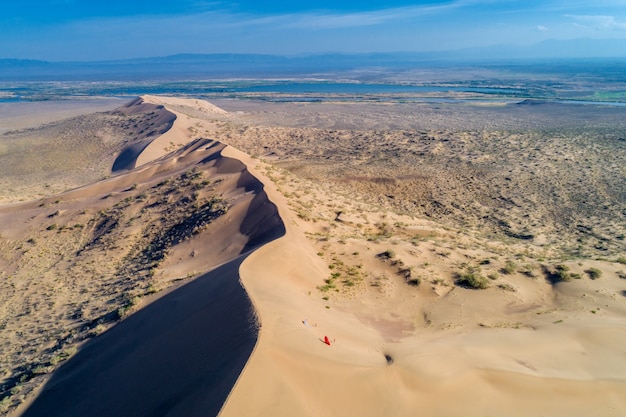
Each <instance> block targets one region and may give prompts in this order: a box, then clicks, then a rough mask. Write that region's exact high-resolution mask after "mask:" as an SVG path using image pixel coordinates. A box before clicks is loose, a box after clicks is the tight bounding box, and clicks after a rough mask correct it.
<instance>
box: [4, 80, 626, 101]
mask: <svg viewBox="0 0 626 417" xmlns="http://www.w3.org/2000/svg"><path fill="white" fill-rule="evenodd" d="M144 94H152V95H167V96H176V97H194V98H201V99H205V100H209V101H210V100H212V99H240V100H265V101H271V102H343V101H373V102H376V101H385V102H403V101H411V102H424V103H468V104H471V103H473V102H477V101H487V102H501V103H511V102H517V101H522V100H525V99H529V98H530V99H538V100H545V101H549V102H556V103H574V104H581V105H602V106H621V107H623V106H626V103H625V102H619V101H611V102H608V101H590V100H585V99H583V98H581V99H579V100H577V99H576V98H563V99H559V98H555V97H547V96H546V97H543V96H541V94H540V93H539V94H537V93H531V92H530V91H529V90H527V89H525V88H522V87H519V88H513V87H511V88H508V87H474V86H455V85H446V84H429V85H421V84H420V85H417V84H404V83H366V82H349V81H293V80H278V81H277V80H229V81H176V82H173V81H163V82H154V81H150V82H130V81H129V82H108V81H107V82H101V81H97V82H75V81H72V82H69V81H68V82H16V83H9V82H4V83H0V103H3V102H4V103H15V102H41V101H57V100H80V99H87V98H97V97H101V98H122V99H125V100H131V99H133V98H135V97H137V96H140V95H144Z"/></svg>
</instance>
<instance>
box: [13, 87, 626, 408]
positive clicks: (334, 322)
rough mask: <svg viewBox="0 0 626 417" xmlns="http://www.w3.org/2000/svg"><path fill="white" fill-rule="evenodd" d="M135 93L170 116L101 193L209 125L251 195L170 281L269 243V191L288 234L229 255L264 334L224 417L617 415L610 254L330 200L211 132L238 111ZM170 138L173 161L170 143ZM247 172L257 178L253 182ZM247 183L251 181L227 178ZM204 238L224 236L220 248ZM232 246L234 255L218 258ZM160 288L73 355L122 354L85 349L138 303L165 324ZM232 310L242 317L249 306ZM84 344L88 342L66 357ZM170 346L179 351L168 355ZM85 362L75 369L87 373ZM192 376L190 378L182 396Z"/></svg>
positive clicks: (619, 391)
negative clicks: (567, 251)
mask: <svg viewBox="0 0 626 417" xmlns="http://www.w3.org/2000/svg"><path fill="white" fill-rule="evenodd" d="M144 100H145V101H146V102H148V103H152V104H155V105H163V106H165V109H167V110H168V111H171V112H173V113H175V114H176V116H177V118H176V122H175V123H174V126H173V128H172V129H170V130H169V131H168V132H167V133H165V134H164V135H163V136H160V137H159V138H157V139H155V140H153V141H152V142H151V143H150V144H149V145H148V146H147V147H146V148H145V151H144V152H142V153H141V154H140V155H139V156H138V158H137V161H136V166H137V168H135V170H132V171H129V174H126V175H131V176H132V177H129V178H126V179H123V177H119V179H116V178H118V177H113V178H112V179H110V180H105V181H104V182H103V183H102V184H101V185H99V187H101V189H99V190H100V191H99V192H100V193H101V194H105V193H107V192H110V189H106V187H107V186H106V184H111V183H112V181H113V180H115V181H117V182H119V184H118V185H116V186H115V187H113V188H111V189H114V190H115V189H116V190H123V188H122V184H124V185H125V186H126V187H131V186H132V184H133V182H136V183H138V184H140V185H139V188H142V187H144V185H143V184H144V181H145V182H146V184H152V183H155V182H157V181H160V180H161V179H162V178H166V177H167V175H169V174H166V173H161V174H157V173H158V170H156V169H153V168H154V167H155V166H157V165H158V164H163V166H165V165H167V164H171V163H173V161H182V162H184V161H185V158H186V157H185V156H184V155H185V152H187V155H193V154H194V152H195V151H194V150H193V149H201V147H196V148H193V147H192V148H190V149H189V150H187V151H185V146H186V145H185V144H188V143H189V141H193V140H196V139H198V138H201V137H206V136H209V137H211V135H213V134H215V135H216V136H213V138H214V139H218V140H219V141H221V142H222V143H224V144H225V145H226V146H224V145H215V144H213V145H210V144H211V143H213V142H206V144H205V145H203V146H218V147H219V149H220V155H222V156H224V157H225V158H221V157H217V156H212V157H209V158H212V159H211V160H210V161H209V162H210V163H211V164H213V165H211V166H212V167H214V168H212V169H214V170H215V171H217V172H221V175H224V176H228V175H229V173H230V172H238V173H239V174H237V178H238V179H235V180H234V184H233V182H231V183H230V185H228V186H226V185H223V186H220V187H219V188H218V190H219V191H220V192H222V194H223V195H224V196H228V195H230V194H232V195H234V196H235V197H233V198H234V199H235V200H237V199H244V198H247V200H246V203H245V204H242V205H240V206H234V208H233V209H230V210H229V212H228V214H229V216H230V217H229V218H223V219H224V221H223V222H216V224H215V226H214V227H215V228H213V229H210V230H207V233H206V234H201V235H200V236H199V237H197V238H196V237H194V238H192V239H190V240H189V241H185V242H180V244H179V245H177V246H176V247H174V248H173V249H172V251H173V252H172V254H171V255H168V257H167V258H166V259H165V260H164V261H163V263H162V264H160V265H159V269H160V270H162V274H163V279H164V281H165V282H167V277H180V276H181V275H184V274H185V273H187V272H189V271H191V270H192V269H196V270H197V268H199V267H203V268H209V269H210V268H212V267H214V266H216V265H217V264H219V262H220V261H218V260H217V259H220V260H221V262H225V261H227V260H228V259H232V258H233V257H235V255H236V254H239V253H241V251H247V250H249V249H252V248H253V247H257V246H259V244H260V243H261V242H264V241H268V240H271V239H273V238H276V237H278V236H279V235H280V233H276V232H272V230H276V229H275V227H269V228H267V229H263V228H262V227H261V226H262V225H263V224H265V222H267V220H268V219H276V217H275V213H274V214H271V212H270V214H269V215H268V216H261V218H260V219H257V220H248V221H246V220H245V219H250V218H251V214H253V213H256V212H258V211H263V210H260V208H267V204H268V201H269V202H271V204H272V207H273V205H275V207H276V208H277V210H278V215H279V216H280V218H281V219H282V222H283V223H284V227H285V229H284V231H285V234H284V236H283V237H280V238H278V239H276V240H273V241H271V242H270V243H267V244H265V245H263V246H262V247H260V248H259V249H257V250H256V251H255V252H253V253H252V254H250V255H249V256H248V257H247V258H246V259H245V260H243V262H242V264H241V266H240V269H239V273H240V276H241V282H242V284H243V286H244V288H245V291H246V292H247V294H248V296H249V297H250V299H251V301H252V304H253V306H254V308H255V311H256V314H257V315H258V320H259V323H260V331H259V335H258V341H257V343H256V346H255V347H254V350H253V352H252V355H251V356H250V359H249V361H248V362H247V364H246V365H245V367H244V368H243V371H242V372H241V374H240V376H239V378H238V380H237V382H236V383H235V385H234V388H233V389H232V391H231V392H230V394H229V395H228V398H227V400H226V402H225V403H224V404H223V408H222V409H221V411H220V414H219V415H220V416H242V415H246V416H255V415H258V416H266V415H274V416H294V415H298V416H321V415H324V416H346V415H359V416H381V415H385V416H406V415H428V416H458V415H464V416H486V415H506V416H528V415H542V416H589V415H599V416H622V415H624V414H626V362H624V355H625V354H626V353H625V351H624V346H626V307H624V297H625V296H626V280H625V279H624V275H623V272H622V270H623V268H624V267H623V264H622V263H620V262H618V261H617V260H618V259H616V257H614V255H611V256H612V257H611V258H610V259H604V260H603V259H600V260H598V259H592V258H574V259H567V258H565V259H564V258H559V257H557V256H556V255H550V253H549V252H546V251H545V250H544V249H543V248H542V247H541V243H540V242H528V241H522V242H520V241H515V240H499V239H493V238H489V237H485V236H481V235H479V234H476V233H475V232H472V231H471V230H469V231H468V230H461V229H455V228H453V227H451V226H450V225H442V224H439V223H437V222H436V221H434V220H433V219H425V218H420V217H417V216H410V215H407V214H402V213H397V212H394V211H393V210H391V209H390V208H388V207H387V206H368V205H367V204H364V203H363V200H362V199H360V198H358V197H359V196H360V192H361V190H360V189H358V188H354V189H353V190H352V193H341V192H338V190H337V189H336V188H334V187H333V186H332V185H330V184H329V182H328V181H325V180H324V177H323V175H320V174H318V175H319V176H317V177H316V178H317V180H316V181H312V180H311V179H310V178H303V177H302V176H298V175H297V170H294V171H293V172H289V171H287V170H283V169H281V168H277V167H276V165H275V164H273V160H272V157H271V152H272V149H271V148H269V149H267V150H266V155H265V156H264V157H263V158H259V157H257V158H252V157H250V156H249V155H246V154H244V153H243V152H241V151H239V150H237V149H235V148H234V147H232V146H227V145H228V144H229V142H228V137H227V136H226V135H225V134H223V133H220V132H223V131H224V130H223V128H222V127H220V126H224V124H225V123H226V124H230V125H231V126H235V128H236V127H237V123H242V122H241V120H245V118H246V117H248V116H246V115H245V114H243V115H240V116H237V115H236V114H235V113H228V114H226V113H224V112H223V111H219V110H216V109H215V108H214V107H213V106H211V105H208V104H199V103H198V101H197V100H187V101H185V100H182V99H175V100H170V99H168V98H164V97H158V98H151V97H144ZM170 103H171V104H170ZM360 109H362V108H360ZM272 129H273V128H271V127H270V128H268V129H267V130H263V131H257V132H262V133H263V132H265V133H264V135H262V136H258V137H256V138H255V139H249V140H255V141H257V142H255V143H254V144H253V145H254V146H261V147H262V146H270V147H271V146H272V145H273V144H275V143H276V142H275V139H276V137H280V134H281V133H280V132H281V131H280V129H279V128H276V129H275V130H272ZM234 131H236V129H231V130H230V133H229V135H231V137H233V135H235V133H233V132H234ZM268 132H269V133H268ZM242 137H243V136H242ZM239 139H241V137H240V138H239ZM192 143H193V142H192ZM177 149H178V151H177V152H178V154H176V153H175V154H173V155H171V154H169V153H168V152H172V151H176V150H177ZM168 155H171V156H168ZM187 158H190V159H189V160H190V163H191V160H194V159H193V157H191V156H189V157H187ZM167 161H170V162H167ZM189 166H192V165H189ZM243 167H245V170H244V169H243ZM185 169H188V166H185ZM181 170H183V169H182V168H181ZM183 171H184V170H183ZM159 175H161V177H159ZM248 175H251V176H252V177H251V178H255V179H257V180H258V181H260V182H259V183H254V184H253V183H251V182H250V181H251V179H250V178H248ZM153 176H156V177H153ZM211 178H212V181H215V179H214V177H211ZM242 178H244V179H243V180H241V179H242ZM240 180H241V181H242V182H244V183H247V184H252V185H242V184H239V185H240V186H237V183H238V182H239V181H240ZM113 182H114V181H113ZM225 182H227V181H225ZM220 184H221V183H220ZM259 184H262V187H261V186H260V185H259ZM77 192H78V191H77ZM117 192H119V191H117ZM114 193H115V191H114ZM253 195H256V196H257V197H253ZM258 196H260V197H258ZM266 197H267V199H269V200H265V198H266ZM255 199H256V203H254V201H255ZM119 200H121V197H120V198H119ZM35 206H36V205H35ZM237 207H239V208H237ZM32 209H34V207H33V208H32ZM48 211H49V210H48ZM43 217H44V215H43V213H42V214H41V215H40V217H39V218H43ZM253 217H254V216H253ZM218 223H219V224H218ZM244 224H245V225H246V226H245V227H243V225H244ZM233 225H234V226H233ZM274 226H275V225H274ZM259 227H261V228H260V229H259ZM244 231H248V235H249V234H250V233H251V231H254V233H252V234H253V235H257V236H260V237H259V240H258V242H257V241H255V240H254V239H249V240H247V239H239V238H238V237H237V236H242V235H246V233H243V232H244ZM9 232H10V233H11V238H12V239H13V240H18V239H19V238H20V237H19V236H18V235H19V232H18V231H17V230H13V231H8V232H7V231H4V230H3V231H2V233H3V235H5V236H6V235H8V234H9ZM211 233H212V234H211ZM233 236H235V237H234V238H233ZM215 238H217V239H218V240H219V241H220V242H222V243H219V244H215V243H214V242H213V239H215ZM21 239H26V236H24V237H21ZM234 242H237V245H238V246H237V248H238V249H236V250H230V251H227V252H228V254H224V248H229V247H231V245H233V244H235V243H234ZM250 242H252V243H250ZM618 243H619V242H618ZM616 247H619V246H616ZM194 249H195V250H197V251H198V252H201V253H202V254H203V256H206V257H207V258H211V259H207V260H206V261H207V262H206V263H203V266H200V265H198V264H197V263H196V262H197V259H198V256H193V257H191V256H189V255H188V254H189V253H190V252H191V251H192V250H194ZM520 254H523V256H519V255H520ZM618 255H619V253H618ZM542 256H547V257H546V258H542ZM550 256H554V257H550ZM620 259H621V258H620ZM487 261H488V262H487ZM507 262H509V263H507ZM513 263H514V264H515V266H514V267H513V266H512V267H511V268H507V266H508V265H510V264H511V265H512V264H513ZM559 265H562V266H563V271H565V268H564V267H567V268H568V271H567V273H566V274H565V275H567V276H568V277H569V278H570V279H569V280H564V281H559V282H557V281H558V280H556V279H555V278H554V277H556V276H557V274H556V273H557V270H558V269H557V267H558V266H559ZM592 268H595V269H596V270H597V271H600V275H601V276H600V277H596V279H591V278H590V277H591V274H588V273H587V272H585V271H590V270H591V269H592ZM471 271H473V272H474V273H476V274H480V275H483V276H487V275H490V276H491V277H492V278H489V279H487V280H486V282H487V284H488V288H487V289H484V290H478V289H472V288H466V287H464V286H461V285H457V284H456V283H455V281H456V280H457V279H458V276H459V275H461V274H463V273H466V272H471ZM503 271H504V272H503ZM572 273H573V274H578V276H572V275H571V274H572ZM334 274H338V275H334ZM577 278H578V279H577ZM412 280H413V281H412ZM196 282H198V281H197V280H196V281H193V282H192V284H195V283H196ZM411 282H413V284H412V283H411ZM192 284H187V285H192ZM197 285H200V284H197ZM182 288H188V287H187V286H185V287H182ZM169 294H170V295H173V294H176V292H171V293H169ZM168 297H169V295H166V296H164V297H162V298H161V299H160V300H159V301H157V302H155V303H153V304H150V305H149V306H148V307H146V308H144V309H143V310H139V312H138V313H135V315H133V316H130V318H128V319H126V320H124V321H122V324H121V325H118V326H116V327H113V329H112V330H109V331H107V332H106V333H105V334H104V335H102V336H100V337H98V338H96V339H95V340H94V343H93V344H91V345H89V344H87V345H85V347H84V349H85V350H84V352H89V351H93V350H94V349H95V351H96V354H98V355H99V354H102V355H111V354H110V353H106V352H113V353H112V355H113V356H109V357H111V358H112V359H113V360H115V361H117V360H118V359H117V358H118V357H117V354H116V353H115V352H118V351H116V350H115V349H114V348H111V349H113V350H108V349H109V347H108V346H107V347H106V348H105V347H98V348H94V347H93V346H97V343H98V342H99V339H100V338H102V340H106V338H105V337H110V338H111V339H113V338H114V336H113V335H114V333H113V332H115V331H117V332H120V333H121V332H122V331H123V329H124V327H123V326H128V327H127V328H132V326H131V325H130V324H128V325H126V323H127V322H130V320H134V317H137V316H139V314H142V316H141V317H146V319H147V315H149V316H151V317H154V319H155V320H159V319H158V315H156V314H155V315H152V314H149V311H150V309H151V308H153V309H157V308H158V306H157V305H158V304H157V303H165V302H166V300H167V299H168ZM241 314H242V316H248V315H249V311H248V310H246V309H245V308H244V307H243V306H242V307H241ZM131 323H132V322H131ZM157 327H158V326H157ZM151 328H152V327H151ZM116 329H120V330H116ZM154 331H155V332H156V330H154ZM109 332H110V334H111V336H107V335H108V334H109ZM325 337H328V338H329V340H330V345H327V344H325V343H324V338H325ZM88 343H89V342H88ZM107 345H108V344H107ZM81 355H83V350H80V351H79V352H78V354H76V356H75V357H74V358H76V360H78V358H79V357H80V356H81ZM84 355H87V353H85V354H84ZM171 355H172V358H176V352H171ZM218 356H219V355H218ZM211 357H213V355H211ZM120 360H121V359H120ZM73 361H74V359H70V361H68V362H67V366H68V369H69V366H70V365H71V364H72V362H73ZM89 366H91V365H88V364H87V363H85V365H84V367H82V368H81V367H79V368H77V369H83V370H81V371H79V372H87V371H86V370H88V369H90V368H89ZM231 371H232V369H231ZM52 375H53V376H52V379H51V380H50V384H53V381H55V375H56V373H55V374H52ZM58 375H59V378H61V375H62V370H59V373H58ZM230 375H232V373H231V374H230ZM78 379H79V380H80V378H78ZM140 379H141V378H140ZM54 383H56V382H54ZM180 384H183V382H181V383H180ZM180 384H177V388H180V386H181V385H180ZM51 386H52V385H51ZM201 386H202V383H201V382H198V383H197V384H194V389H193V390H191V392H197V391H196V388H199V387H201ZM45 389H46V388H44V391H42V392H43V393H45V392H46V391H45ZM159 389H163V390H164V389H165V388H163V387H162V386H160V388H159ZM104 392H111V391H104ZM119 395H120V396H121V395H122V394H119ZM41 398H42V400H41V401H44V396H43V395H42V397H41ZM70 398H71V396H70ZM36 401H37V400H36ZM36 401H35V403H34V404H36ZM45 401H48V400H45ZM127 401H130V400H127ZM216 401H217V400H216ZM42 404H44V403H43V402H42ZM180 404H181V407H187V405H185V404H187V403H185V402H184V401H181V403H180ZM152 405H153V404H152V403H151V404H150V406H152ZM212 406H213V407H214V408H212V410H217V409H218V408H217V407H216V405H215V403H213V404H212ZM220 407H221V404H220ZM157 408H158V407H157ZM181 410H182V408H181ZM207 410H208V409H207ZM211 413H213V411H212V412H211ZM25 415H28V414H25Z"/></svg>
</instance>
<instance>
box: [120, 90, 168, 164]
mask: <svg viewBox="0 0 626 417" xmlns="http://www.w3.org/2000/svg"><path fill="white" fill-rule="evenodd" d="M117 111H118V112H119V113H122V114H124V115H126V116H132V115H137V114H147V115H148V116H149V121H148V122H147V123H145V124H143V125H135V128H136V130H137V131H136V133H135V137H134V138H133V140H132V141H131V142H130V143H128V144H127V145H126V146H125V147H124V149H122V152H121V153H120V155H119V156H118V157H117V158H116V159H115V162H113V167H112V168H111V170H112V171H113V172H118V171H121V170H125V169H132V168H134V167H135V163H136V162H137V158H138V157H139V155H140V154H141V152H143V150H144V149H145V148H146V147H147V146H148V145H149V144H150V143H151V142H152V141H153V140H154V139H156V138H157V137H159V136H160V135H162V134H163V133H165V132H167V131H168V130H169V129H170V128H171V127H172V125H173V124H174V121H175V120H176V115H175V114H174V113H171V112H169V111H167V110H166V109H165V107H163V106H161V105H156V104H150V103H144V101H143V99H142V98H137V99H135V100H133V101H131V102H130V103H128V104H126V105H125V106H122V107H120V108H119V109H117Z"/></svg>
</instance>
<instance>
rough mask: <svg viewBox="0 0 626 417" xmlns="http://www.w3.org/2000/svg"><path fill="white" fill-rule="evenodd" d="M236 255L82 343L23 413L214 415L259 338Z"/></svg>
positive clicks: (31, 416) (100, 416) (65, 415)
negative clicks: (229, 260)
mask: <svg viewBox="0 0 626 417" xmlns="http://www.w3.org/2000/svg"><path fill="white" fill-rule="evenodd" d="M245 257H246V256H240V257H239V258H237V259H235V260H233V261H231V262H229V263H227V264H225V265H223V266H221V267H219V268H217V269H215V270H213V271H211V272H209V273H207V274H205V275H203V276H201V277H199V278H197V279H196V280H194V281H192V282H190V283H189V284H187V285H185V286H183V287H181V288H179V289H177V290H175V291H174V292H172V293H170V294H168V295H166V296H164V297H163V298H161V299H159V300H157V301H155V302H154V303H153V304H151V305H149V306H147V307H146V308H144V309H142V310H140V311H138V312H137V313H135V314H133V315H132V316H130V317H129V318H127V319H125V320H124V321H122V322H120V323H119V324H117V325H116V326H115V327H113V328H112V329H110V330H109V331H107V332H106V333H104V334H102V335H100V336H98V337H97V338H95V339H93V340H92V341H90V342H88V343H87V344H86V345H85V346H84V347H83V348H82V349H81V350H80V351H79V352H78V353H77V354H76V355H75V356H74V357H72V358H71V359H70V360H69V361H68V362H67V363H65V364H64V365H63V366H62V367H61V368H59V369H58V371H57V372H55V373H54V374H53V375H52V378H51V379H50V381H49V382H48V383H47V384H46V385H45V387H44V388H43V390H42V391H41V393H40V395H39V396H38V397H37V398H36V399H35V400H34V401H33V403H32V404H31V406H30V407H29V408H28V409H27V410H26V411H25V412H24V414H23V416H24V417H35V416H46V417H56V416H58V417H61V416H63V417H74V416H75V417H79V416H80V417H84V416H90V417H105V416H146V417H147V416H187V417H192V416H215V415H217V414H218V413H219V411H220V409H221V407H222V405H223V403H224V402H225V400H226V398H227V396H228V395H229V393H230V391H231V389H232V387H233V386H234V384H235V382H236V380H237V378H238V377H239V374H240V373H241V371H242V370H243V367H244V366H245V364H246V362H247V360H248V358H249V356H250V354H251V352H252V350H253V348H254V346H255V344H256V341H257V337H258V326H257V323H256V319H255V313H254V310H253V307H252V304H251V302H250V300H249V298H248V296H247V294H246V292H245V291H244V289H243V287H242V286H241V284H240V282H239V274H238V270H239V266H240V264H241V263H242V262H243V260H244V259H245Z"/></svg>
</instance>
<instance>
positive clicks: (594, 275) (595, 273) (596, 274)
mask: <svg viewBox="0 0 626 417" xmlns="http://www.w3.org/2000/svg"><path fill="white" fill-rule="evenodd" d="M585 272H586V273H587V275H589V278H591V279H598V278H600V277H601V276H602V271H600V270H599V269H598V268H589V269H586V270H585Z"/></svg>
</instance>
